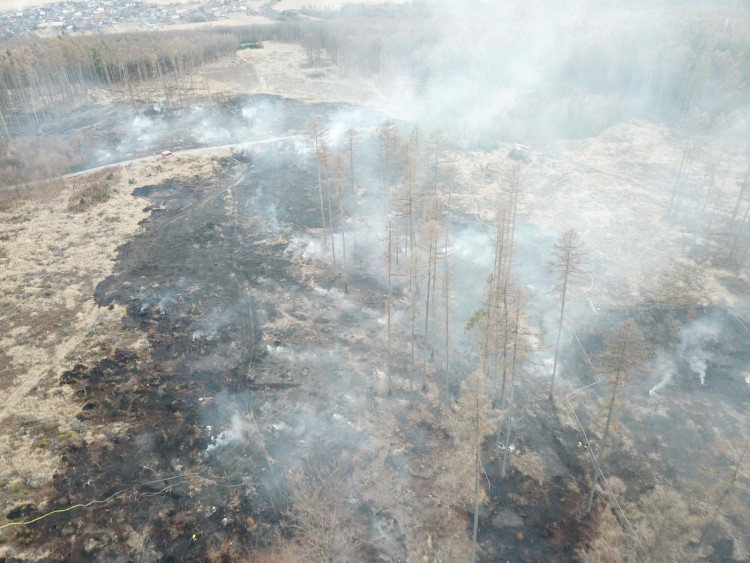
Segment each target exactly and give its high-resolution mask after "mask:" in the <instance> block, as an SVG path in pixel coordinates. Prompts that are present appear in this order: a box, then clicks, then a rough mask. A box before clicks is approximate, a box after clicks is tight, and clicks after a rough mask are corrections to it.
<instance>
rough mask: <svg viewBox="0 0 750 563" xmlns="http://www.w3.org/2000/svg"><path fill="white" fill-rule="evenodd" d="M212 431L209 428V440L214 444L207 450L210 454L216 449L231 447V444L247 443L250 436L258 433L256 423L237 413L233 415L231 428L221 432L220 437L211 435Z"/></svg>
mask: <svg viewBox="0 0 750 563" xmlns="http://www.w3.org/2000/svg"><path fill="white" fill-rule="evenodd" d="M212 429H213V428H212V427H211V426H208V427H207V430H208V432H209V438H210V439H211V442H212V443H211V444H209V446H208V447H207V448H206V452H210V451H212V450H215V449H216V448H221V447H224V446H229V445H231V444H238V443H240V442H245V441H246V440H248V439H249V438H250V436H252V435H253V434H254V433H256V432H257V431H258V429H257V427H256V424H255V423H254V422H252V421H250V420H246V419H245V418H243V417H241V416H240V415H239V414H237V413H235V414H233V415H232V422H231V425H230V427H229V428H227V429H226V430H223V431H222V432H220V433H219V435H218V436H214V435H212V434H211V430H212Z"/></svg>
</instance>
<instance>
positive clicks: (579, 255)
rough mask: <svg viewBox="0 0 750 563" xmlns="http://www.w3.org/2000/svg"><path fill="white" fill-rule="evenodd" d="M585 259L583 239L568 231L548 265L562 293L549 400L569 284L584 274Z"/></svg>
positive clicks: (551, 392) (557, 287)
mask: <svg viewBox="0 0 750 563" xmlns="http://www.w3.org/2000/svg"><path fill="white" fill-rule="evenodd" d="M583 258H584V246H583V242H582V241H581V237H580V236H579V235H578V232H577V231H576V230H575V229H568V230H567V231H565V232H564V233H563V235H562V236H561V237H560V239H559V240H558V241H557V242H556V243H555V247H554V250H553V252H552V258H551V259H550V261H549V262H548V263H547V269H548V270H549V271H551V272H553V273H555V274H557V276H558V280H559V281H558V283H557V285H556V287H555V289H557V291H558V292H559V293H560V318H559V320H558V323H557V340H556V341H555V360H554V362H553V363H552V379H551V381H550V386H549V400H550V401H551V400H552V398H553V396H554V391H555V375H557V361H558V357H559V354H560V336H561V335H562V326H563V320H564V319H565V299H566V298H567V295H568V282H569V281H570V280H571V278H573V277H575V276H577V275H580V274H582V273H583V272H582V270H581V264H582V262H583Z"/></svg>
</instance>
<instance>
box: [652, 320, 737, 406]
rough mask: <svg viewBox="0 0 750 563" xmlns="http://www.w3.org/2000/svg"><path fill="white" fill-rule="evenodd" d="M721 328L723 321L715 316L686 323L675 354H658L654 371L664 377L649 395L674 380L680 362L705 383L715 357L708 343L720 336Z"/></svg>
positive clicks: (702, 383)
mask: <svg viewBox="0 0 750 563" xmlns="http://www.w3.org/2000/svg"><path fill="white" fill-rule="evenodd" d="M721 328H722V327H721V323H720V322H719V321H718V320H717V319H715V318H709V319H706V318H702V319H696V320H695V321H693V322H691V323H690V324H688V325H685V326H684V327H683V329H682V331H681V332H680V343H679V345H678V346H677V350H676V351H675V354H674V356H673V357H669V356H667V355H666V354H665V353H662V352H660V353H659V355H658V356H657V358H656V361H655V362H654V371H655V372H657V373H661V374H662V377H661V379H660V380H659V383H657V384H656V385H654V386H653V387H652V388H651V390H650V391H649V395H655V394H656V393H657V392H659V391H661V390H662V389H664V388H665V387H666V386H667V385H669V384H670V383H671V382H672V380H673V379H674V375H675V373H676V372H677V364H678V362H685V363H686V364H687V366H688V367H689V368H690V371H692V372H693V373H694V374H695V375H696V376H698V379H699V380H700V382H701V385H705V384H706V370H707V368H708V362H710V361H711V359H712V357H713V354H712V352H711V350H709V349H708V348H707V344H708V343H709V342H712V341H716V340H717V339H718V338H719V336H720V334H721Z"/></svg>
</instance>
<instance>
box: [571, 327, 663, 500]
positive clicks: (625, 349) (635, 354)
mask: <svg viewBox="0 0 750 563" xmlns="http://www.w3.org/2000/svg"><path fill="white" fill-rule="evenodd" d="M648 358H649V352H648V350H647V348H646V343H645V342H644V339H643V334H642V333H641V331H640V329H639V328H638V326H637V325H636V324H635V321H633V319H628V320H626V321H625V322H624V323H622V324H621V325H620V326H618V327H617V328H615V329H614V330H613V331H612V333H611V334H610V335H609V337H608V338H607V339H606V340H605V342H604V351H603V352H602V353H601V354H599V355H598V356H596V358H595V360H594V363H595V364H596V365H598V366H599V368H600V370H601V372H602V373H603V374H607V375H609V376H610V380H609V382H608V384H609V386H610V388H611V390H612V394H611V395H610V398H609V403H608V406H607V422H606V423H605V425H604V432H603V434H602V440H601V443H600V446H599V456H596V455H595V454H594V453H593V452H592V456H593V465H594V471H593V475H592V478H591V490H590V491H589V500H588V503H587V504H586V512H591V507H592V505H593V503H594V493H595V491H596V485H597V483H598V482H599V477H600V475H601V462H602V459H603V458H604V456H605V454H606V449H607V440H608V439H609V432H610V427H611V424H612V415H613V413H614V410H615V402H616V400H617V396H618V393H619V392H620V390H621V389H623V388H624V387H625V386H626V385H627V384H628V382H629V381H630V380H631V379H632V378H633V377H634V376H636V375H637V374H644V373H646V372H647V368H646V360H647V359H648Z"/></svg>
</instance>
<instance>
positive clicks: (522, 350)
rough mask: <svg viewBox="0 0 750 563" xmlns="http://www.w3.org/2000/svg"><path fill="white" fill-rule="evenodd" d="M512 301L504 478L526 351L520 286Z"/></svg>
mask: <svg viewBox="0 0 750 563" xmlns="http://www.w3.org/2000/svg"><path fill="white" fill-rule="evenodd" d="M512 299H513V301H512V304H511V307H510V310H511V311H512V313H511V318H510V323H509V326H508V332H509V333H510V341H511V353H510V362H509V364H508V369H509V371H510V398H509V400H508V410H507V413H506V419H505V422H506V427H505V443H504V447H503V462H502V465H501V466H500V477H501V478H503V479H504V478H505V472H506V468H507V466H508V453H509V452H510V437H511V433H512V432H513V407H514V406H515V404H514V403H515V390H516V375H517V374H518V372H519V365H520V362H521V360H522V359H523V358H525V357H526V354H527V353H528V345H527V340H526V334H525V333H524V329H523V326H522V322H523V318H524V312H525V308H526V295H525V293H524V291H523V289H522V288H520V287H519V288H515V289H514V291H513V297H512Z"/></svg>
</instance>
